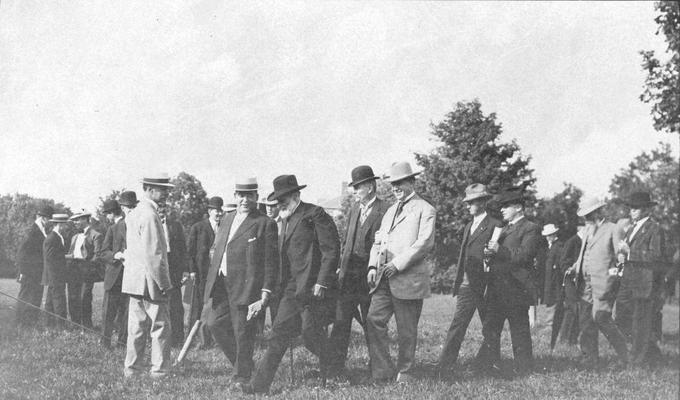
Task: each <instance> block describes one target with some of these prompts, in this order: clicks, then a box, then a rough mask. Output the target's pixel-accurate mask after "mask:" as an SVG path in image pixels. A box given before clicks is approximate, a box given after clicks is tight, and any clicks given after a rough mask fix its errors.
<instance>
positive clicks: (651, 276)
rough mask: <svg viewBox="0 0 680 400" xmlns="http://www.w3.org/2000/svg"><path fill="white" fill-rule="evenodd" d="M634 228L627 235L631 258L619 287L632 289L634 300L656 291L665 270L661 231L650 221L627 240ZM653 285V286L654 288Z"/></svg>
mask: <svg viewBox="0 0 680 400" xmlns="http://www.w3.org/2000/svg"><path fill="white" fill-rule="evenodd" d="M632 230H633V226H631V227H630V229H629V232H628V233H627V234H626V241H627V242H629V244H628V246H629V247H630V255H629V257H628V261H626V265H625V267H624V269H623V278H622V282H621V284H622V286H625V287H627V288H630V289H632V293H633V297H634V298H649V297H652V296H653V295H655V293H654V291H655V290H659V287H658V286H659V284H660V283H661V279H662V277H663V273H664V272H665V271H666V268H667V267H668V263H667V260H666V248H665V243H666V241H665V235H664V231H663V229H661V227H660V226H659V224H658V223H657V222H656V221H653V220H652V219H651V218H650V219H648V220H647V221H645V223H644V224H642V226H641V227H640V229H639V230H638V231H637V233H636V234H635V236H633V237H632V239H630V235H631V233H632ZM655 283H656V284H655Z"/></svg>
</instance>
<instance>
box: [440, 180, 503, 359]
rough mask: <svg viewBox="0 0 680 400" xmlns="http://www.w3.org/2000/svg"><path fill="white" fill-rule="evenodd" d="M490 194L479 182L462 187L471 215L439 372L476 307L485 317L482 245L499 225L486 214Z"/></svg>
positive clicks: (455, 350)
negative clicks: (454, 304) (454, 305)
mask: <svg viewBox="0 0 680 400" xmlns="http://www.w3.org/2000/svg"><path fill="white" fill-rule="evenodd" d="M491 197H492V196H491V195H490V194H489V193H488V192H487V190H486V187H485V186H484V185H482V184H479V183H473V184H472V185H470V186H468V187H467V188H466V189H465V198H464V199H463V201H464V202H465V205H466V206H467V209H468V211H469V212H470V215H472V221H470V222H469V223H468V224H467V225H466V226H465V231H464V232H463V241H462V242H461V245H460V253H459V255H458V270H457V271H456V280H455V283H454V285H453V296H454V297H456V296H457V300H456V310H455V312H454V314H453V321H451V327H449V331H448V333H447V335H446V341H445V342H444V348H443V350H442V354H441V356H440V357H439V369H440V371H442V372H443V371H444V370H446V369H448V368H450V367H452V366H453V365H454V364H455V363H456V360H457V359H458V352H459V351H460V346H461V344H462V343H463V339H464V338H465V332H466V331H467V328H468V325H470V321H471V320H472V317H473V316H474V314H475V310H476V311H477V313H478V315H479V319H480V321H483V320H484V315H485V314H484V291H485V290H486V279H487V278H486V273H485V272H484V247H485V246H486V244H487V243H489V240H490V239H491V233H492V232H493V230H494V228H496V227H500V226H501V222H500V221H498V220H497V219H495V218H493V217H492V216H490V215H488V214H487V213H486V204H487V201H488V200H489V199H490V198H491Z"/></svg>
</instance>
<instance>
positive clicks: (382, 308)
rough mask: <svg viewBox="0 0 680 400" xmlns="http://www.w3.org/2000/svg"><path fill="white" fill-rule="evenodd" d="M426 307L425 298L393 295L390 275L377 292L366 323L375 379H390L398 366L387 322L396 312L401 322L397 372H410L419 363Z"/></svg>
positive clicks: (398, 331) (398, 336)
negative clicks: (418, 348)
mask: <svg viewBox="0 0 680 400" xmlns="http://www.w3.org/2000/svg"><path fill="white" fill-rule="evenodd" d="M422 310H423V300H422V299H417V300H402V299H398V298H396V297H394V296H392V293H391V291H390V286H389V282H388V280H387V279H386V278H383V279H381V280H380V284H379V285H378V287H377V288H376V289H375V291H374V292H373V295H372V297H371V305H370V307H369V309H368V317H367V319H366V326H367V331H368V354H369V356H370V357H371V374H372V375H373V378H374V379H389V378H392V377H393V376H394V373H395V366H394V363H393V362H392V358H391V357H390V338H389V335H388V333H387V324H388V323H389V321H390V319H391V318H392V315H394V319H395V322H396V323H397V343H398V344H399V355H398V357H397V365H396V372H398V373H400V374H410V373H412V372H413V368H414V367H415V358H416V344H417V342H418V320H420V313H421V311H422Z"/></svg>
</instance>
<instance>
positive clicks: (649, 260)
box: [616, 191, 668, 366]
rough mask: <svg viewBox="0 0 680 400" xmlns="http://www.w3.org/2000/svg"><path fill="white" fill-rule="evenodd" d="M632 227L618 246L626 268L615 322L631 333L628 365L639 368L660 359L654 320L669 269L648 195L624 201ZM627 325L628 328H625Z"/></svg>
mask: <svg viewBox="0 0 680 400" xmlns="http://www.w3.org/2000/svg"><path fill="white" fill-rule="evenodd" d="M625 203H626V205H627V206H628V207H629V208H630V218H631V221H632V222H633V225H632V226H631V227H630V228H629V229H628V232H626V235H625V237H624V239H623V241H622V242H621V247H620V252H621V253H622V254H623V256H624V260H625V261H624V264H625V267H624V269H623V277H622V279H621V288H620V289H619V293H618V296H617V298H616V322H617V324H618V325H619V326H621V325H624V326H625V328H627V329H624V332H630V336H631V343H632V346H631V349H630V361H631V363H632V364H634V365H637V366H640V365H642V364H643V363H645V362H654V361H657V359H658V358H659V357H660V356H661V350H659V347H658V346H657V344H656V341H657V340H659V339H661V338H660V337H658V335H659V334H660V332H657V330H655V329H653V328H655V326H654V325H655V318H657V314H658V313H660V312H661V308H662V307H663V300H662V299H661V294H662V285H663V278H664V273H665V271H666V269H667V267H668V264H667V262H668V261H667V259H666V247H665V246H666V238H665V235H664V231H663V229H661V226H660V225H659V223H658V222H656V221H655V220H654V219H652V217H651V214H652V209H653V207H654V206H655V205H656V204H657V203H656V202H655V201H652V199H651V196H650V194H649V192H642V191H640V192H634V193H631V195H630V196H629V197H628V198H627V199H626V200H625ZM628 324H629V326H627V325H628Z"/></svg>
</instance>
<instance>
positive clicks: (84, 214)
mask: <svg viewBox="0 0 680 400" xmlns="http://www.w3.org/2000/svg"><path fill="white" fill-rule="evenodd" d="M91 215H92V213H89V212H87V211H85V210H80V212H79V213H75V214H73V215H71V218H69V219H70V220H71V221H75V220H77V219H80V218H90V216H91Z"/></svg>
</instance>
